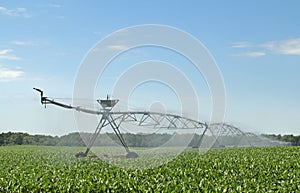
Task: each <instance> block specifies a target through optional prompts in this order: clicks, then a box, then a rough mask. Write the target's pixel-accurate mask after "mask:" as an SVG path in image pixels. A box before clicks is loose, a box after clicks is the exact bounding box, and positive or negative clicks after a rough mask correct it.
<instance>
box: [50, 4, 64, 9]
mask: <svg viewBox="0 0 300 193" xmlns="http://www.w3.org/2000/svg"><path fill="white" fill-rule="evenodd" d="M49 7H52V8H61V7H62V6H61V5H60V4H50V5H49Z"/></svg>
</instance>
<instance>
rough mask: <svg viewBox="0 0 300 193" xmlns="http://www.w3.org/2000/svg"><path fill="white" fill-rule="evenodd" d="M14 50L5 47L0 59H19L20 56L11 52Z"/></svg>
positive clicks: (1, 51)
mask: <svg viewBox="0 0 300 193" xmlns="http://www.w3.org/2000/svg"><path fill="white" fill-rule="evenodd" d="M11 52H13V50H12V49H4V50H0V59H4V60H19V59H20V58H19V57H17V56H15V55H13V54H11Z"/></svg>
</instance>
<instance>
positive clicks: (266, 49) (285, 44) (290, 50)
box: [231, 38, 300, 57]
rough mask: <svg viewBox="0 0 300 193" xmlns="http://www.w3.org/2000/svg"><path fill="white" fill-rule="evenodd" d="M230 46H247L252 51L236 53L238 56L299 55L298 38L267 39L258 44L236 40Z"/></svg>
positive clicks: (299, 45) (244, 47)
mask: <svg viewBox="0 0 300 193" xmlns="http://www.w3.org/2000/svg"><path fill="white" fill-rule="evenodd" d="M231 47H232V48H237V49H244V50H245V49H248V48H251V49H252V51H248V52H245V53H243V54H236V55H238V56H248V57H260V56H264V55H267V54H277V55H298V56H300V38H294V39H287V40H280V41H269V42H264V43H260V44H252V43H249V42H236V43H232V44H231ZM262 49H263V50H262ZM253 50H254V51H253Z"/></svg>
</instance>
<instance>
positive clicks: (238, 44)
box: [230, 42, 252, 48]
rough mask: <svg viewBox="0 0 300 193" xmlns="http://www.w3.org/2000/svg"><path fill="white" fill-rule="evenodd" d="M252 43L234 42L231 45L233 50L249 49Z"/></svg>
mask: <svg viewBox="0 0 300 193" xmlns="http://www.w3.org/2000/svg"><path fill="white" fill-rule="evenodd" d="M251 45H252V44H251V43H250V42H234V43H232V44H231V46H230V47H232V48H247V47H251Z"/></svg>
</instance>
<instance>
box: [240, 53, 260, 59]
mask: <svg viewBox="0 0 300 193" xmlns="http://www.w3.org/2000/svg"><path fill="white" fill-rule="evenodd" d="M238 55H239V56H248V57H254V58H257V57H261V56H265V55H266V53H265V52H245V53H242V54H238Z"/></svg>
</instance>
